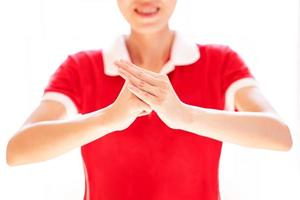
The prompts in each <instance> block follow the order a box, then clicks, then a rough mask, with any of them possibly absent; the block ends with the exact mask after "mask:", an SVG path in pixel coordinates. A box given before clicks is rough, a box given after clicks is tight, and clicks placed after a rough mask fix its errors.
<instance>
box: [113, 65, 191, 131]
mask: <svg viewBox="0 0 300 200" xmlns="http://www.w3.org/2000/svg"><path fill="white" fill-rule="evenodd" d="M115 65H116V66H117V67H118V70H119V73H120V75H121V76H122V77H123V78H124V79H126V80H129V83H128V89H129V90H130V91H131V92H132V93H133V94H135V95H136V96H137V97H138V98H140V99H141V100H143V101H144V102H145V103H147V104H148V105H150V106H151V108H152V109H153V110H154V111H155V112H156V113H157V115H158V116H159V117H160V119H161V120H162V121H163V122H164V123H165V124H166V125H167V126H169V127H170V128H174V129H180V127H181V124H182V123H183V120H184V107H185V104H184V103H183V102H182V101H181V100H180V99H179V98H178V96H177V94H176V93H175V91H174V89H173V87H172V84H171V82H170V80H169V78H168V76H167V75H165V74H159V73H155V72H152V71H149V70H146V69H142V68H140V67H138V66H136V65H134V64H133V63H131V62H129V61H125V60H120V61H116V62H115Z"/></svg>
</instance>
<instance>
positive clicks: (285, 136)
mask: <svg viewBox="0 0 300 200" xmlns="http://www.w3.org/2000/svg"><path fill="white" fill-rule="evenodd" d="M280 135H281V136H282V137H280V138H281V139H280V142H279V144H278V150H280V151H290V150H291V148H292V147H293V140H292V136H291V132H290V129H289V127H288V126H287V125H283V128H282V131H280Z"/></svg>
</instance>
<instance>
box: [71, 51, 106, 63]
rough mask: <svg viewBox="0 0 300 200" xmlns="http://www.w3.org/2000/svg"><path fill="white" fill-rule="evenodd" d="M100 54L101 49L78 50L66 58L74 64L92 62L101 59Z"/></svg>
mask: <svg viewBox="0 0 300 200" xmlns="http://www.w3.org/2000/svg"><path fill="white" fill-rule="evenodd" d="M102 52H103V50H102V49H92V50H80V51H77V52H75V53H71V54H69V55H68V58H69V59H71V60H72V61H73V62H75V63H76V64H81V63H86V62H94V61H97V60H98V59H99V58H102Z"/></svg>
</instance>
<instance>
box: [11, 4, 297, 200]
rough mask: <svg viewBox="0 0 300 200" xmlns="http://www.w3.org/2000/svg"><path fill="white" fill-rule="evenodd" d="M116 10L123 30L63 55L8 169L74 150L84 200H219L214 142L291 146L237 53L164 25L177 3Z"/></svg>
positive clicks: (284, 127)
mask: <svg viewBox="0 0 300 200" xmlns="http://www.w3.org/2000/svg"><path fill="white" fill-rule="evenodd" d="M118 5H119V8H120V10H121V12H122V14H123V16H124V17H125V19H126V20H127V21H128V23H129V24H130V26H131V32H130V34H129V35H128V36H121V37H120V38H119V39H118V40H117V41H116V43H115V45H114V46H113V47H112V48H111V49H109V50H103V51H100V50H93V51H81V52H78V53H76V54H74V55H70V56H68V58H67V59H66V60H65V61H64V62H63V63H62V64H61V66H60V67H59V68H58V69H57V71H56V72H55V73H54V74H53V75H52V77H51V79H50V81H49V84H48V85H47V87H46V88H45V92H44V96H43V99H42V101H41V103H40V105H39V106H38V107H37V108H36V110H35V111H34V112H33V113H32V114H31V116H29V118H28V119H27V120H26V122H25V123H24V125H23V126H22V128H21V129H20V130H19V131H18V132H17V134H15V135H14V136H13V137H12V138H11V140H10V141H9V143H8V146H7V162H8V164H9V165H21V164H26V163H33V162H39V161H43V160H47V159H50V158H54V157H56V156H58V155H61V154H63V153H66V152H68V151H69V150H71V149H74V148H76V147H81V153H82V158H83V161H84V162H83V167H84V170H85V178H86V179H85V183H86V184H85V196H84V199H85V200H100V199H109V200H117V199H130V200H133V199H172V200H176V199H178V200H179V199H189V200H193V199H195V200H196V199H205V200H217V199H220V195H219V186H218V166H219V157H220V153H221V147H222V142H230V143H235V144H239V145H243V146H248V147H254V148H267V149H274V150H283V151H286V150H289V149H290V148H291V146H292V140H291V136H290V132H289V128H288V127H287V125H286V124H285V123H284V122H283V121H282V120H281V119H279V117H278V116H277V114H276V113H275V111H274V110H273V109H272V107H271V106H270V104H269V103H268V102H267V101H266V100H265V98H264V97H263V95H262V94H261V92H260V90H259V88H258V87H257V86H256V84H255V81H254V78H253V76H252V75H251V73H250V71H249V69H248V68H247V66H246V65H245V63H244V62H243V60H242V59H241V58H240V57H239V56H238V54H237V53H236V52H234V51H233V50H232V49H230V48H229V47H228V46H223V45H199V44H198V45H196V44H190V43H187V42H186V41H185V40H184V39H183V38H182V37H181V36H180V34H178V32H175V31H172V30H170V29H169V26H168V23H169V18H170V16H171V15H172V13H173V10H174V8H175V5H176V0H152V1H150V0H149V1H145V0H118ZM234 109H237V110H238V111H241V112H233V111H234ZM76 113H80V114H82V115H79V116H76V117H74V118H67V117H68V116H72V115H73V114H76Z"/></svg>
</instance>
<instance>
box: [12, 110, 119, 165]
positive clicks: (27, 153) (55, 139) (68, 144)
mask: <svg viewBox="0 0 300 200" xmlns="http://www.w3.org/2000/svg"><path fill="white" fill-rule="evenodd" d="M108 111H109V109H108V108H105V109H102V110H98V111H95V112H93V113H89V114H86V115H82V116H78V117H77V118H74V119H71V120H56V121H42V122H37V123H34V124H31V125H29V126H26V127H24V128H22V129H21V130H19V131H18V132H17V133H16V134H15V135H14V137H12V139H11V140H10V141H9V143H8V146H7V159H8V160H9V163H10V164H11V165H21V164H27V163H33V162H39V161H44V160H48V159H50V158H53V157H56V156H58V155H61V154H63V153H66V152H68V151H70V150H72V149H74V148H76V147H80V146H82V145H84V144H87V143H89V142H91V141H93V140H95V139H97V138H99V137H102V136H104V135H105V134H107V133H110V132H112V131H114V127H113V126H112V123H111V121H112V119H111V118H110V112H108Z"/></svg>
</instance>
